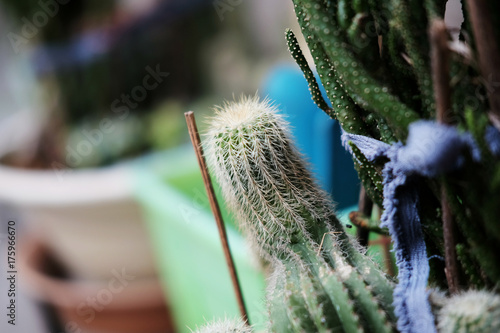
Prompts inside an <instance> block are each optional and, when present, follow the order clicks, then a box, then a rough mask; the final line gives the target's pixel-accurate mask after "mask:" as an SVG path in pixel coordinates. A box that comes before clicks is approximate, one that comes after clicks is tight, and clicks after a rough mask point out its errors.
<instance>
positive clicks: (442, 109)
mask: <svg viewBox="0 0 500 333" xmlns="http://www.w3.org/2000/svg"><path fill="white" fill-rule="evenodd" d="M430 37H431V38H430V39H431V62H432V79H433V84H434V95H435V99H436V107H437V112H436V116H437V121H438V122H439V123H441V124H450V123H451V119H450V111H451V89H450V74H449V73H450V69H449V49H448V31H447V29H446V25H445V23H444V22H443V21H442V20H436V21H434V22H432V25H431V30H430ZM441 209H442V213H443V216H442V220H443V239H444V258H445V275H446V281H447V283H448V289H449V291H450V293H452V294H454V293H456V292H457V291H458V288H459V276H458V264H457V253H456V240H455V233H456V230H455V228H456V227H455V221H454V219H453V215H452V211H451V208H450V205H449V203H448V198H447V191H446V187H445V185H444V184H442V185H441Z"/></svg>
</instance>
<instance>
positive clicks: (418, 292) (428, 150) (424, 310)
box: [342, 121, 500, 333]
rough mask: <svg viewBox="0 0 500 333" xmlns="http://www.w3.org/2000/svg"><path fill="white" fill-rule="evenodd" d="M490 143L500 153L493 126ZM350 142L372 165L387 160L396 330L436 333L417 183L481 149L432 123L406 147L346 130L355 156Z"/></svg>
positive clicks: (413, 132)
mask: <svg viewBox="0 0 500 333" xmlns="http://www.w3.org/2000/svg"><path fill="white" fill-rule="evenodd" d="M486 139H487V142H488V143H489V145H490V149H491V150H492V152H493V153H495V152H499V153H500V133H499V132H498V131H497V130H496V129H494V128H489V129H488V131H487V133H486ZM349 141H352V142H353V143H354V144H355V145H356V146H357V147H358V148H359V149H360V150H361V152H362V153H363V154H364V155H365V156H366V158H367V159H368V160H370V161H373V160H375V159H377V158H378V157H382V156H384V157H386V158H388V159H389V161H388V162H387V163H386V164H385V166H384V169H383V177H384V201H383V205H384V214H383V215H382V218H381V220H382V224H381V226H383V227H387V228H388V229H389V232H390V234H391V237H392V240H393V242H394V251H395V255H396V264H397V266H398V269H399V272H398V280H399V282H398V285H397V286H396V288H395V290H394V308H395V313H396V316H397V317H398V329H399V330H400V331H401V332H408V333H433V332H436V328H435V326H434V317H433V315H432V313H431V308H430V305H429V302H428V294H427V290H426V287H427V280H428V277H429V264H428V258H427V251H426V246H425V242H424V237H423V234H422V228H421V225H420V217H419V212H418V205H419V197H418V191H417V186H416V183H417V182H418V180H419V179H418V178H419V177H421V176H425V177H435V176H437V175H440V174H443V173H445V172H448V171H451V170H454V169H456V168H459V167H460V166H461V165H462V164H463V163H464V160H465V158H464V155H463V154H464V152H465V150H469V152H470V153H471V155H472V157H473V159H474V160H476V161H479V160H480V152H479V149H478V148H477V145H476V144H475V142H474V140H473V139H472V136H471V135H470V134H469V133H462V134H461V133H459V132H458V131H457V130H456V129H455V128H454V127H450V126H445V125H440V124H437V123H435V122H431V121H419V122H415V123H412V124H411V125H410V127H409V135H408V139H407V143H406V145H405V146H404V145H403V144H401V143H400V142H398V143H394V144H393V145H388V144H386V143H383V142H381V141H378V140H375V139H372V138H368V137H365V136H362V135H355V134H350V133H347V132H343V134H342V143H343V145H344V147H345V148H346V149H347V150H348V151H350V152H351V154H352V150H351V149H350V147H349V145H348V142H349Z"/></svg>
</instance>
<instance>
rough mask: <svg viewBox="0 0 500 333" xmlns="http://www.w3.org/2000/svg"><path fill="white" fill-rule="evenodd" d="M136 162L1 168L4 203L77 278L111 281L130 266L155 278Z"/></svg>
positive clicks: (0, 189)
mask: <svg viewBox="0 0 500 333" xmlns="http://www.w3.org/2000/svg"><path fill="white" fill-rule="evenodd" d="M133 172H134V168H133V166H131V165H130V164H125V163H124V164H121V165H117V166H113V167H106V168H98V169H83V170H71V169H68V170H66V169H53V170H36V171H35V170H25V169H17V168H9V167H5V166H0V183H1V184H2V186H1V187H0V203H2V204H6V205H8V206H10V207H14V208H17V209H18V211H20V212H22V215H23V216H22V218H23V221H25V226H26V227H28V229H30V231H32V232H33V233H35V234H37V237H38V239H40V240H41V242H42V243H43V244H44V245H45V246H46V247H48V248H49V249H50V250H51V252H52V253H53V255H54V257H55V258H56V259H57V260H58V261H60V262H61V263H62V264H63V265H64V267H65V268H66V269H67V270H68V274H69V275H70V276H71V277H73V278H75V279H85V280H106V279H108V278H111V277H112V273H111V272H112V270H113V269H120V268H121V267H126V268H127V270H128V271H129V272H131V273H132V274H134V275H136V276H140V277H155V276H156V275H157V270H156V263H155V259H154V255H153V250H152V247H151V242H150V238H149V234H148V230H147V228H146V223H145V221H144V218H143V216H142V211H141V207H140V206H139V204H138V203H137V202H136V200H135V199H134V186H135V185H134V179H135V178H134V177H133Z"/></svg>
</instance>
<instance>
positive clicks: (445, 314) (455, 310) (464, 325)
mask: <svg viewBox="0 0 500 333" xmlns="http://www.w3.org/2000/svg"><path fill="white" fill-rule="evenodd" d="M438 329H439V332H440V333H460V332H475V333H486V332H500V296H499V295H496V294H493V293H491V292H487V291H468V292H465V293H463V294H459V295H456V296H453V297H451V298H450V299H448V300H447V301H446V302H445V305H444V306H443V307H442V308H441V309H440V310H439V313H438Z"/></svg>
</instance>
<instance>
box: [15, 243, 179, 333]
mask: <svg viewBox="0 0 500 333" xmlns="http://www.w3.org/2000/svg"><path fill="white" fill-rule="evenodd" d="M19 258H20V260H19V264H20V269H19V271H20V272H22V274H19V278H20V279H21V280H20V282H21V283H22V284H23V289H24V290H27V292H28V294H29V295H30V296H31V297H33V298H35V299H37V300H38V301H41V302H44V303H47V304H49V305H51V306H53V308H54V309H55V310H56V313H57V314H58V316H59V318H60V321H61V324H62V327H63V329H64V330H65V333H91V332H99V333H145V332H147V333H156V332H158V333H160V332H162V333H164V332H174V331H175V329H174V325H173V320H172V317H171V315H170V311H169V308H168V306H167V304H166V302H165V299H164V296H163V295H164V292H163V290H162V288H161V285H160V282H159V281H158V279H157V278H141V277H134V276H131V275H129V273H127V272H126V269H122V270H120V269H117V270H114V271H113V272H111V275H110V276H112V277H110V278H109V279H108V280H107V281H98V282H96V281H85V280H78V281H77V280H66V279H63V278H60V277H55V276H53V275H51V274H49V272H48V271H52V272H54V269H53V268H54V267H57V266H58V265H57V262H55V260H54V257H53V256H52V255H51V253H50V251H49V250H48V249H47V247H46V246H44V245H43V244H42V243H41V242H40V241H39V240H37V239H33V238H31V239H24V240H23V241H22V243H21V245H20V250H19ZM59 271H60V270H59Z"/></svg>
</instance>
